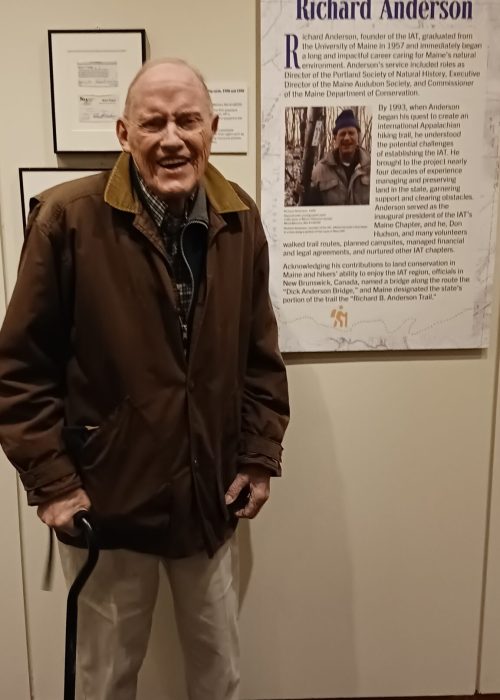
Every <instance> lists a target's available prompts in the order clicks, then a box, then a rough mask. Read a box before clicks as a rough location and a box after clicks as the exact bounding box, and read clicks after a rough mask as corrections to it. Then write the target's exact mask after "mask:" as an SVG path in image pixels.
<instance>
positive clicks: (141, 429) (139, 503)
mask: <svg viewBox="0 0 500 700" xmlns="http://www.w3.org/2000/svg"><path fill="white" fill-rule="evenodd" d="M70 430H71V428H70ZM83 430H84V431H86V436H85V439H84V441H83V444H82V445H81V446H80V449H79V450H78V455H77V463H78V465H79V468H80V474H81V478H82V481H83V485H84V488H85V490H86V491H87V493H88V495H89V498H90V500H91V503H92V507H93V508H94V510H95V511H96V513H97V514H98V515H99V516H101V517H103V518H111V519H116V518H120V519H121V518H129V519H132V520H134V521H136V522H137V524H138V525H148V526H149V525H150V526H155V527H157V526H159V525H165V524H166V521H167V520H168V511H169V510H170V483H169V482H168V479H167V465H166V464H165V463H164V460H163V459H162V454H161V449H160V446H159V444H158V441H157V438H156V437H155V435H154V433H153V431H152V429H151V428H150V426H149V424H148V422H147V421H146V419H145V418H144V416H143V415H142V413H141V411H140V410H139V409H138V408H137V407H136V406H135V405H134V404H133V402H132V401H131V399H130V397H126V398H125V399H124V400H123V401H122V402H121V403H120V404H118V406H117V407H116V408H115V409H114V410H113V411H112V412H111V413H110V414H109V415H108V416H107V417H106V419H105V420H104V421H103V422H102V423H101V425H100V426H99V427H98V428H97V429H95V430H90V431H89V430H86V429H85V428H83Z"/></svg>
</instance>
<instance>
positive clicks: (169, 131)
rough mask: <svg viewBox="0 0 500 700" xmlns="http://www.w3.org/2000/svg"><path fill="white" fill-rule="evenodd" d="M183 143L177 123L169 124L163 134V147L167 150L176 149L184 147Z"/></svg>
mask: <svg viewBox="0 0 500 700" xmlns="http://www.w3.org/2000/svg"><path fill="white" fill-rule="evenodd" d="M182 143H183V142H182V139H181V138H180V136H179V132H178V130H177V125H176V123H175V122H173V121H172V122H168V123H167V125H166V126H165V128H164V129H163V131H162V134H161V145H162V146H164V147H165V148H175V147H177V146H179V145H180V146H182Z"/></svg>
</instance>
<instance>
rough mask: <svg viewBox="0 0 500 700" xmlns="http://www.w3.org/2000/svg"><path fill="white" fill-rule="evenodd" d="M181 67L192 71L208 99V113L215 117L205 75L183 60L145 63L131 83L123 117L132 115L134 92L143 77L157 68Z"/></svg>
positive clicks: (168, 59)
mask: <svg viewBox="0 0 500 700" xmlns="http://www.w3.org/2000/svg"><path fill="white" fill-rule="evenodd" d="M162 65H164V66H169V65H170V66H180V67H183V68H185V69H186V70H187V71H190V72H191V73H192V74H193V76H194V77H195V78H196V80H197V81H198V82H199V83H200V86H201V88H202V90H203V93H204V94H205V96H206V98H207V106H208V111H209V114H210V115H213V105H212V98H211V97H210V92H209V91H208V87H207V84H206V83H205V79H204V77H203V75H202V74H201V73H200V71H199V70H198V69H197V68H195V67H194V66H192V65H191V64H190V63H188V62H187V61H185V60H184V59H182V58H156V59H151V60H150V61H146V62H145V63H143V65H142V66H141V68H140V69H139V70H138V71H137V73H136V74H135V76H134V78H133V80H132V82H131V83H130V85H129V87H128V90H127V97H126V99H125V107H124V109H123V116H124V117H127V116H128V115H129V113H130V108H131V105H132V102H133V99H134V92H135V88H136V87H137V84H138V83H140V81H141V79H142V78H143V76H144V75H145V74H146V73H148V72H149V71H150V70H151V69H152V68H155V67H156V66H162Z"/></svg>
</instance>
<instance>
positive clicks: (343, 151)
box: [334, 126, 359, 162]
mask: <svg viewBox="0 0 500 700" xmlns="http://www.w3.org/2000/svg"><path fill="white" fill-rule="evenodd" d="M358 146H359V132H358V130H357V129H356V127H354V126H348V127H346V128H345V129H339V130H338V131H337V134H336V136H335V142H334V147H335V148H338V149H339V153H340V158H341V160H344V161H347V162H350V161H351V160H352V158H353V156H354V154H355V153H356V149H357V147H358Z"/></svg>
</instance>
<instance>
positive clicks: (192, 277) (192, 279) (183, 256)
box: [180, 219, 206, 324]
mask: <svg viewBox="0 0 500 700" xmlns="http://www.w3.org/2000/svg"><path fill="white" fill-rule="evenodd" d="M191 224H202V225H203V226H205V227H206V223H205V222H204V221H201V220H200V219H190V220H189V221H188V222H187V223H186V225H185V226H184V228H183V229H182V233H181V241H180V242H181V254H182V259H183V260H184V263H185V265H186V267H187V269H188V270H189V275H190V277H191V297H190V299H189V307H188V312H187V316H186V324H189V317H190V316H191V308H192V306H193V300H194V275H193V271H192V269H191V266H190V265H189V263H188V261H187V258H186V255H185V253H184V232H185V230H186V229H187V227H188V226H190V225H191Z"/></svg>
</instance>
